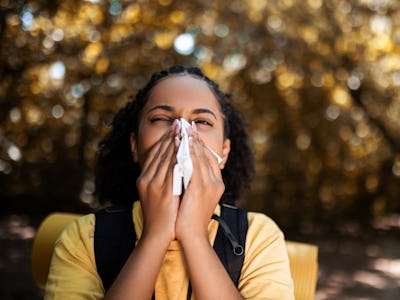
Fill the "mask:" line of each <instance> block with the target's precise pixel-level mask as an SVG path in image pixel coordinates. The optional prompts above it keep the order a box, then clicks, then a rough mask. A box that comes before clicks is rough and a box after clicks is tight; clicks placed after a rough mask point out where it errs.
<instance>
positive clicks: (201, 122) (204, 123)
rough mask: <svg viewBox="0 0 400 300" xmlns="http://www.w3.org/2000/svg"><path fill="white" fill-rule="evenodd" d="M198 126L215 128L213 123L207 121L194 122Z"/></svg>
mask: <svg viewBox="0 0 400 300" xmlns="http://www.w3.org/2000/svg"><path fill="white" fill-rule="evenodd" d="M194 122H195V123H196V124H200V125H207V126H213V124H212V123H210V122H208V121H206V120H196V121H194Z"/></svg>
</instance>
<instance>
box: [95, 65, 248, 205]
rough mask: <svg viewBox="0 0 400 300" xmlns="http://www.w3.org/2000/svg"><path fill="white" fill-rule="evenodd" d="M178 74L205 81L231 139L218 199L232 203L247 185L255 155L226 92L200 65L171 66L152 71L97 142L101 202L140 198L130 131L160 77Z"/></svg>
mask: <svg viewBox="0 0 400 300" xmlns="http://www.w3.org/2000/svg"><path fill="white" fill-rule="evenodd" d="M177 75H189V76H193V77H194V78H197V79H199V80H203V81H204V82H206V83H207V85H208V86H209V88H210V89H211V91H212V92H213V93H214V95H215V97H216V99H217V101H218V103H219V105H220V108H221V111H222V114H223V115H224V137H225V138H229V139H230V140H231V151H230V153H229V157H228V161H227V163H226V164H225V168H224V169H223V170H222V178H223V181H224V184H225V192H224V194H223V195H222V198H221V200H220V203H221V204H234V203H235V201H236V200H238V198H239V197H240V196H241V195H242V194H243V192H244V191H245V190H246V188H247V187H248V186H249V185H250V182H251V180H252V177H253V175H254V157H253V153H252V150H251V148H250V144H249V139H248V134H247V132H246V128H245V125H244V122H243V119H242V116H241V113H240V112H239V111H238V109H237V108H235V107H234V106H233V105H232V104H230V103H229V102H228V101H227V98H228V95H227V94H225V93H223V92H222V91H221V90H220V89H219V87H218V85H217V84H216V83H215V82H214V81H212V80H210V79H209V78H208V77H206V76H205V75H204V74H203V72H202V71H201V70H200V69H199V68H185V67H182V66H174V67H171V68H169V69H167V70H164V71H161V72H156V73H154V74H153V75H152V77H151V79H150V81H149V82H148V83H147V84H146V85H145V86H144V88H143V89H141V90H139V92H138V93H137V94H136V97H135V99H134V100H132V101H129V102H128V103H127V104H126V105H125V107H123V108H122V109H121V110H120V111H119V112H118V113H117V114H116V115H115V117H114V119H113V121H112V124H111V125H112V128H111V131H110V133H109V134H108V135H107V136H106V137H105V138H104V139H103V140H102V141H101V142H100V144H99V149H98V154H97V155H98V156H97V164H96V168H95V175H96V194H97V195H98V197H99V201H100V203H102V204H104V203H106V202H111V203H113V204H117V205H124V206H131V205H132V203H133V202H134V201H135V200H138V199H139V195H138V191H137V188H136V180H137V178H138V177H139V175H140V172H141V170H140V167H139V164H138V163H135V162H134V161H133V157H132V153H131V145H130V136H131V133H134V134H135V135H136V136H137V134H138V126H139V119H140V113H141V111H142V109H143V107H144V106H145V104H146V102H147V100H148V98H149V95H150V93H151V91H152V89H153V88H154V87H155V86H156V85H157V83H159V82H160V81H161V80H163V79H165V78H167V77H169V76H177Z"/></svg>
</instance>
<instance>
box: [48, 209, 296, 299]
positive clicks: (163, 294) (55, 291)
mask: <svg viewBox="0 0 400 300" xmlns="http://www.w3.org/2000/svg"><path fill="white" fill-rule="evenodd" d="M215 213H216V214H217V215H219V214H220V207H219V206H218V207H217V208H216V210H215ZM132 214H133V220H134V226H135V231H136V234H137V238H138V239H140V237H141V234H142V229H143V216H142V210H141V207H140V203H139V201H137V202H135V204H134V206H133V210H132ZM248 221H249V228H248V232H247V237H246V247H245V259H244V263H243V268H242V273H241V276H240V280H239V286H238V289H239V292H240V294H241V295H242V297H243V298H244V299H254V300H255V299H279V300H286V299H294V295H293V282H292V278H291V275H290V269H289V259H288V255H287V251H286V246H285V241H284V237H283V234H282V232H281V230H280V229H279V228H278V226H277V225H276V224H275V223H274V222H273V221H272V220H271V219H270V218H268V217H267V216H265V215H263V214H259V213H251V212H249V213H248ZM94 226H95V216H94V214H89V215H86V216H83V217H81V218H79V219H78V220H76V221H74V222H73V223H72V224H70V225H69V226H68V227H67V228H66V229H65V230H64V231H63V233H62V234H61V235H60V237H59V238H58V240H57V242H56V245H55V250H54V254H53V258H52V261H51V265H50V270H49V276H48V281H47V285H46V293H45V297H44V299H45V300H52V299H55V300H58V299H65V300H70V299H85V300H86V299H102V298H103V297H104V288H103V284H102V281H101V279H100V277H99V275H98V274H97V270H96V261H95V256H94ZM217 229H218V222H216V221H214V220H211V221H210V223H209V226H208V232H209V240H210V243H211V244H213V242H214V239H215V236H216V233H217ZM187 290H188V272H187V270H186V264H185V260H184V256H183V252H182V251H181V249H180V244H179V242H178V241H173V242H171V244H170V246H169V248H168V251H167V253H166V255H165V258H164V263H163V265H162V267H161V270H160V273H159V275H158V278H157V282H156V287H155V296H156V299H157V300H164V299H165V300H167V299H168V300H186V296H187ZM192 299H195V296H194V295H192Z"/></svg>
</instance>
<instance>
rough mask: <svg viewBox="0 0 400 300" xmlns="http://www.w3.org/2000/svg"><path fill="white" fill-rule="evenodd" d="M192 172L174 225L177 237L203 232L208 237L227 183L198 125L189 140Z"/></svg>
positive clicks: (186, 236)
mask: <svg viewBox="0 0 400 300" xmlns="http://www.w3.org/2000/svg"><path fill="white" fill-rule="evenodd" d="M190 155H191V158H192V163H193V174H192V177H191V179H190V183H189V185H188V187H187V189H186V190H185V192H184V194H183V197H182V200H181V203H180V207H179V211H178V216H177V220H176V225H175V234H176V238H177V239H178V240H182V239H185V238H189V239H190V238H193V237H194V236H199V235H202V236H204V237H207V238H208V224H209V222H210V218H211V216H212V214H213V213H214V210H215V207H216V206H217V205H218V202H219V200H220V199H221V196H222V194H223V193H224V190H225V185H224V182H223V180H222V175H221V170H220V168H219V165H218V162H217V159H216V158H215V156H214V155H213V154H212V153H211V152H210V150H208V149H207V148H206V146H205V145H204V143H203V141H202V140H201V138H200V136H199V134H198V132H197V130H196V128H194V129H193V132H192V135H191V141H190Z"/></svg>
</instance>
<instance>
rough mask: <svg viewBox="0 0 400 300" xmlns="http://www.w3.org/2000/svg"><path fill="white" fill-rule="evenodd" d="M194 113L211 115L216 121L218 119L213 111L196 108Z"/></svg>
mask: <svg viewBox="0 0 400 300" xmlns="http://www.w3.org/2000/svg"><path fill="white" fill-rule="evenodd" d="M192 113H194V114H204V113H206V114H210V115H212V116H213V117H214V118H215V119H217V116H216V115H215V114H214V113H213V112H212V110H210V109H208V108H196V109H194V110H193V111H192Z"/></svg>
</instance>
